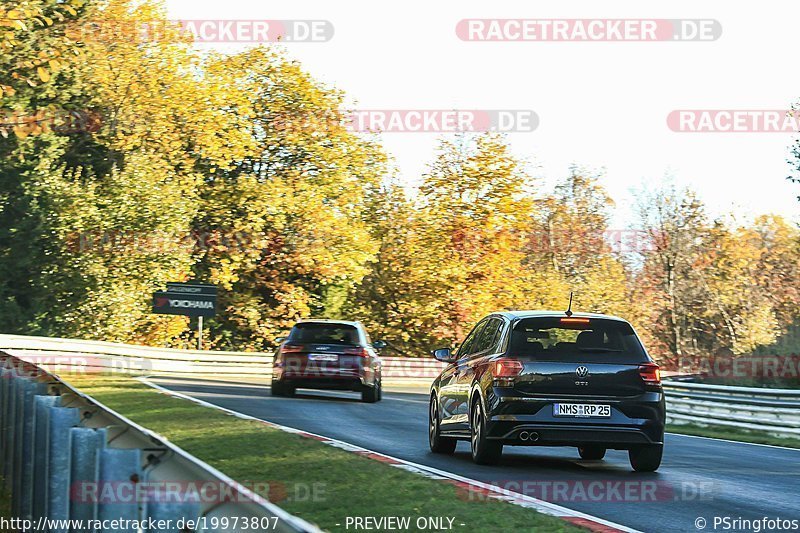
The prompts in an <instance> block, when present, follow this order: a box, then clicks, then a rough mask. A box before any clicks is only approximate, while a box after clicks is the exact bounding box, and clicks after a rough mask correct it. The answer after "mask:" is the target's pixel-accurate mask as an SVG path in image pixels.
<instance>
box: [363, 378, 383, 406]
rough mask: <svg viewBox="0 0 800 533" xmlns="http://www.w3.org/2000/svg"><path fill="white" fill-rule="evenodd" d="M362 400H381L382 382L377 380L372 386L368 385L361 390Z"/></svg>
mask: <svg viewBox="0 0 800 533" xmlns="http://www.w3.org/2000/svg"><path fill="white" fill-rule="evenodd" d="M361 401H362V402H364V403H375V402H379V401H381V382H380V380H378V381H376V382H375V385H373V386H372V387H367V388H366V389H364V390H362V391H361Z"/></svg>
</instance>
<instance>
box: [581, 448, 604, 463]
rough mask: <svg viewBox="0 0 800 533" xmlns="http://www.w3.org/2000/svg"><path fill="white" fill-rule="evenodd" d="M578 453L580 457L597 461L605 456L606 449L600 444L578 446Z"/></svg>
mask: <svg viewBox="0 0 800 533" xmlns="http://www.w3.org/2000/svg"><path fill="white" fill-rule="evenodd" d="M578 454H579V455H580V456H581V459H588V460H594V461H598V460H600V459H602V458H603V457H605V456H606V449H605V448H603V447H602V446H583V447H581V446H579V447H578Z"/></svg>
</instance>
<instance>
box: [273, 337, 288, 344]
mask: <svg viewBox="0 0 800 533" xmlns="http://www.w3.org/2000/svg"><path fill="white" fill-rule="evenodd" d="M285 340H286V337H275V344H280V343H282V342H283V341H285Z"/></svg>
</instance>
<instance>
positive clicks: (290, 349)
mask: <svg viewBox="0 0 800 533" xmlns="http://www.w3.org/2000/svg"><path fill="white" fill-rule="evenodd" d="M305 348H306V347H305V346H303V345H302V344H284V345H283V346H281V355H284V354H287V353H300V352H302V351H303V350H305Z"/></svg>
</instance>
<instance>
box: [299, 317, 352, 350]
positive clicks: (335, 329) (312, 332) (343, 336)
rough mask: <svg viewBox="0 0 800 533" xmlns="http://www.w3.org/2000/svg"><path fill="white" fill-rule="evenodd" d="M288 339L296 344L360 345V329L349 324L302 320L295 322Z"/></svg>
mask: <svg viewBox="0 0 800 533" xmlns="http://www.w3.org/2000/svg"><path fill="white" fill-rule="evenodd" d="M287 340H288V341H289V342H291V343H295V344H352V345H358V330H357V329H356V328H355V327H354V326H350V325H348V324H329V323H324V322H302V323H300V324H295V326H294V327H293V328H292V331H291V333H289V338H288V339H287Z"/></svg>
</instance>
